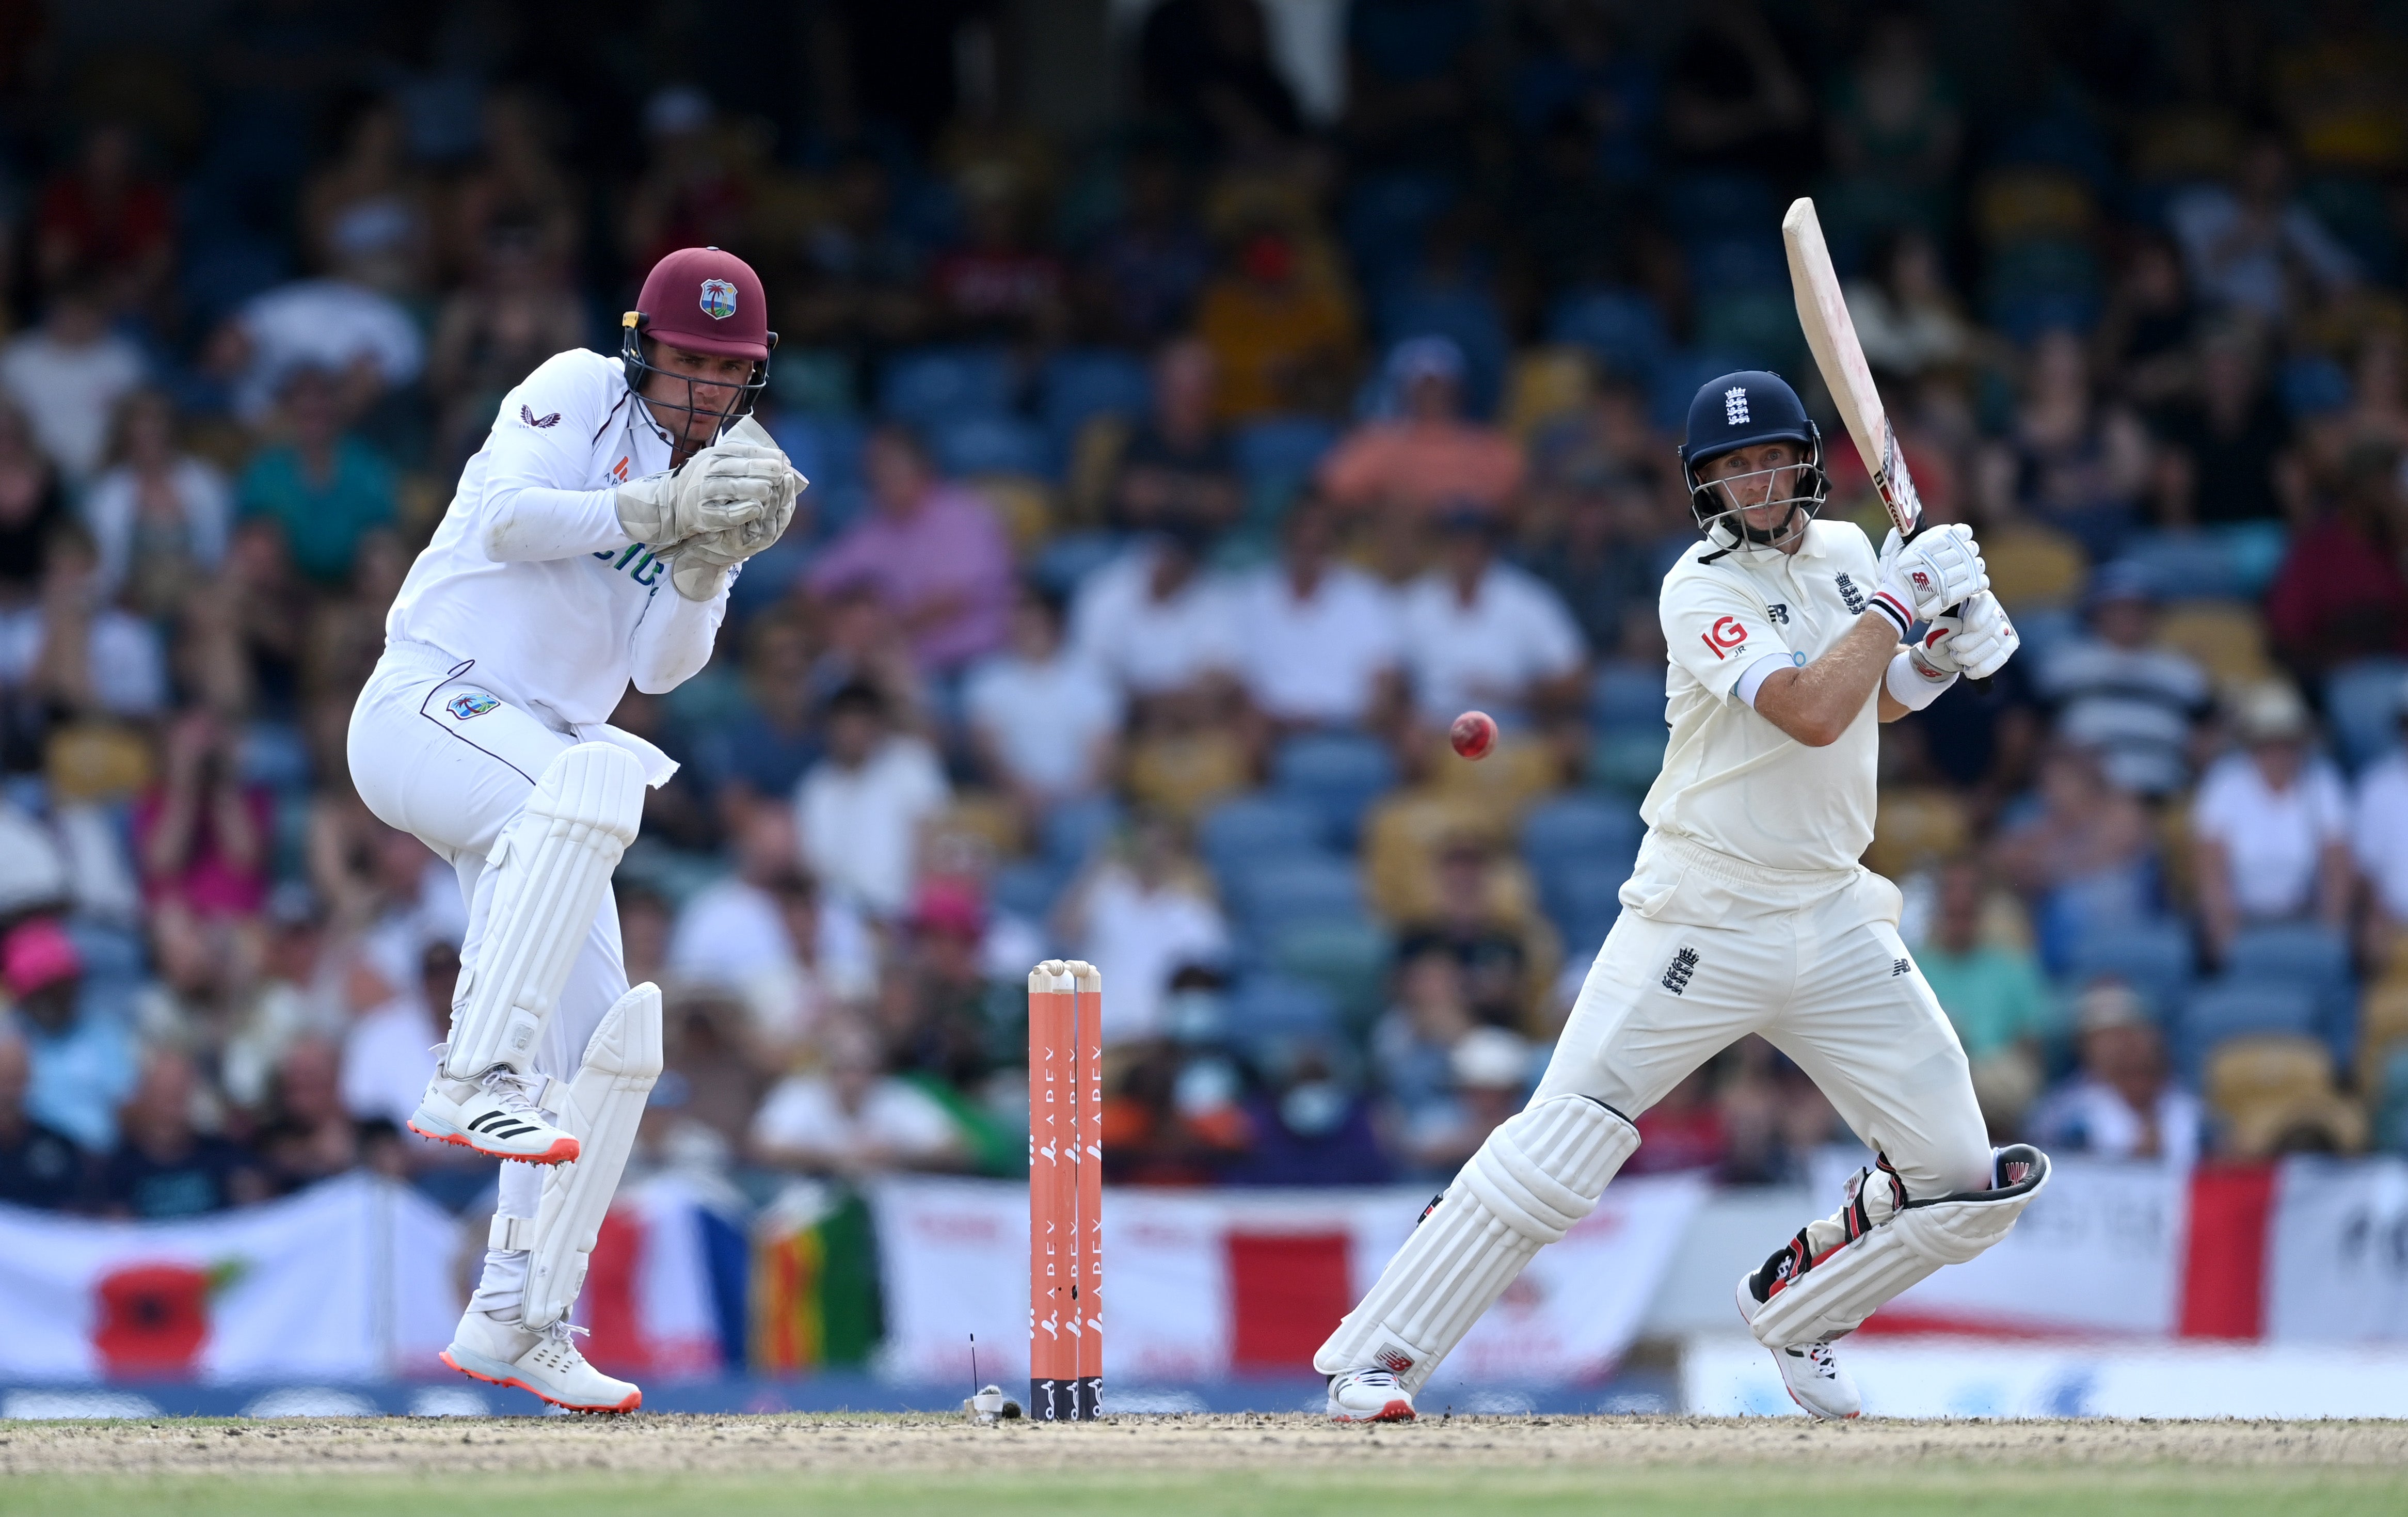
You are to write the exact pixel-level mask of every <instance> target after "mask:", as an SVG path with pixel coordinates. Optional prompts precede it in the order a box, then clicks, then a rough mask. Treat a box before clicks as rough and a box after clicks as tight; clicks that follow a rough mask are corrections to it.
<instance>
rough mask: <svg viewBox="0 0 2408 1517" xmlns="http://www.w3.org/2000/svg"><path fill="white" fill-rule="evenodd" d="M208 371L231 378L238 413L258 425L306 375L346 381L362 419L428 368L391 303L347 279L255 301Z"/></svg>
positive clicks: (413, 329) (305, 284) (222, 336)
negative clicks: (287, 387) (291, 383)
mask: <svg viewBox="0 0 2408 1517" xmlns="http://www.w3.org/2000/svg"><path fill="white" fill-rule="evenodd" d="M209 361H210V365H211V366H212V367H213V368H216V369H218V370H219V371H221V372H223V373H227V374H229V375H231V377H232V379H233V382H234V410H235V414H236V416H239V417H240V418H241V419H242V420H243V421H244V422H248V423H251V424H252V425H258V424H260V423H262V422H265V421H266V420H267V419H268V416H269V414H270V413H271V412H273V411H274V410H275V409H276V403H277V397H278V396H279V395H280V394H282V393H283V390H284V383H285V381H286V380H287V379H291V378H292V377H293V376H294V375H295V374H297V373H299V372H301V371H302V370H304V369H322V370H324V371H326V372H327V373H330V374H335V375H339V376H341V379H342V383H341V389H342V392H343V398H344V400H345V402H346V407H345V408H346V410H347V411H348V412H349V413H351V414H354V415H355V414H357V413H358V412H360V411H363V410H365V409H366V408H368V406H370V405H371V404H373V403H374V402H375V400H376V399H377V397H378V396H380V395H381V394H384V393H385V392H386V391H388V390H392V389H395V388H397V387H399V386H401V385H406V384H408V383H409V382H410V381H411V380H413V379H417V378H418V376H419V373H420V371H421V370H423V368H424V367H425V366H426V342H425V339H424V338H423V337H422V336H420V335H419V331H418V325H417V323H416V322H412V321H411V320H410V319H409V311H408V310H406V309H405V308H403V307H402V305H401V303H400V302H399V301H397V300H395V299H394V298H393V297H392V296H391V295H387V294H384V293H380V292H379V291H376V290H373V289H371V288H369V287H368V286H367V285H366V284H362V283H358V282H355V281H353V280H351V279H340V278H337V279H300V280H296V281H294V283H291V284H280V285H278V286H277V287H276V288H275V289H273V290H270V291H268V292H267V293H265V294H262V295H258V296H256V297H254V298H253V299H252V300H251V302H250V303H249V304H248V305H246V306H244V307H243V308H242V309H241V310H239V311H237V312H236V313H235V317H234V320H233V321H232V322H228V323H227V325H226V327H225V329H224V330H223V331H222V332H220V333H219V334H218V336H217V337H216V338H215V339H214V340H213V342H212V351H211V353H210V360H209Z"/></svg>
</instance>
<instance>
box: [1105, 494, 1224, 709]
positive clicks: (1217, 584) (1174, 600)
mask: <svg viewBox="0 0 2408 1517" xmlns="http://www.w3.org/2000/svg"><path fill="white" fill-rule="evenodd" d="M1210 546H1211V534H1210V531H1209V529H1208V528H1207V527H1206V526H1205V525H1204V524H1203V523H1202V522H1195V521H1189V520H1184V519H1182V520H1177V521H1167V522H1164V523H1162V530H1160V531H1158V532H1156V533H1154V534H1153V535H1151V536H1149V537H1146V538H1145V539H1144V540H1143V541H1141V542H1140V543H1139V544H1137V545H1136V546H1135V547H1133V548H1131V549H1129V551H1126V552H1125V553H1123V554H1122V555H1121V556H1120V557H1118V558H1116V559H1114V560H1113V561H1112V562H1111V563H1110V564H1107V565H1104V566H1103V567H1102V568H1100V569H1098V570H1097V571H1096V573H1095V574H1094V575H1092V576H1090V577H1089V578H1088V580H1087V581H1086V583H1084V584H1082V585H1081V586H1080V587H1079V594H1078V595H1077V597H1076V599H1074V600H1073V601H1072V603H1071V606H1070V645H1071V647H1072V648H1073V649H1074V650H1076V651H1078V653H1079V654H1080V656H1082V657H1083V658H1085V659H1086V660H1087V661H1088V662H1089V663H1091V664H1093V665H1096V666H1097V668H1099V669H1102V670H1103V671H1104V672H1105V673H1106V674H1107V675H1109V676H1111V679H1112V680H1113V681H1114V682H1115V683H1117V684H1118V685H1119V686H1120V688H1121V690H1122V692H1123V693H1124V694H1126V695H1128V696H1129V697H1131V698H1132V699H1139V700H1142V699H1144V698H1146V697H1149V696H1154V695H1171V694H1181V693H1183V692H1187V691H1192V690H1194V689H1196V688H1197V687H1198V686H1200V685H1203V684H1205V683H1207V682H1209V681H1210V680H1212V679H1213V678H1214V677H1216V676H1223V675H1227V674H1229V673H1232V672H1234V671H1235V670H1236V668H1237V666H1238V656H1239V629H1238V613H1237V608H1236V606H1235V604H1234V598H1233V597H1232V595H1231V594H1230V590H1229V586H1228V585H1227V583H1226V581H1225V580H1223V579H1222V578H1221V577H1220V576H1219V575H1216V574H1213V573H1211V572H1210V571H1208V570H1207V569H1206V568H1205V566H1204V555H1205V552H1206V551H1207V550H1208V549H1209V548H1210Z"/></svg>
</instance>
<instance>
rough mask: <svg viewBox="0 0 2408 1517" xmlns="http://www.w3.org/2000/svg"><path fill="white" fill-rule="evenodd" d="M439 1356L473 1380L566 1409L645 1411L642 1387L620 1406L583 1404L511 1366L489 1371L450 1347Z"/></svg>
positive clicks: (620, 1411) (600, 1411)
mask: <svg viewBox="0 0 2408 1517" xmlns="http://www.w3.org/2000/svg"><path fill="white" fill-rule="evenodd" d="M436 1357H437V1358H438V1359H440V1360H442V1361H443V1362H444V1364H445V1365H447V1366H449V1367H452V1368H453V1369H456V1370H458V1371H459V1372H460V1373H461V1374H463V1375H466V1376H467V1377H468V1378H469V1379H470V1380H477V1381H484V1382H485V1383H486V1384H488V1385H507V1386H509V1388H510V1389H512V1390H514V1391H524V1392H526V1393H527V1395H532V1396H534V1397H536V1398H537V1399H538V1400H540V1401H548V1402H550V1403H551V1404H552V1405H553V1406H555V1407H558V1408H560V1409H562V1410H565V1411H583V1412H595V1413H600V1414H603V1415H615V1414H618V1413H622V1412H629V1411H640V1410H643V1406H644V1393H643V1392H642V1391H640V1390H638V1391H631V1392H629V1393H628V1395H627V1397H626V1399H624V1400H623V1401H621V1402H619V1403H618V1404H617V1405H616V1406H608V1407H603V1406H594V1407H585V1406H579V1405H578V1404H577V1403H576V1402H574V1401H563V1400H562V1399H561V1398H560V1397H558V1396H556V1395H549V1394H547V1393H545V1392H543V1391H539V1390H538V1389H536V1388H535V1387H534V1386H532V1385H529V1384H528V1383H527V1382H526V1381H523V1380H522V1379H520V1378H519V1377H518V1376H516V1375H513V1374H511V1373H510V1372H509V1368H508V1367H503V1366H499V1365H496V1366H495V1368H494V1369H493V1370H492V1371H491V1372H488V1371H486V1370H484V1369H480V1368H478V1367H476V1365H477V1364H478V1363H482V1362H487V1361H477V1360H473V1359H472V1361H471V1363H468V1364H463V1363H462V1362H461V1361H460V1360H458V1359H454V1358H453V1357H452V1351H451V1350H450V1349H445V1350H443V1351H442V1352H440V1353H438V1354H437V1355H436Z"/></svg>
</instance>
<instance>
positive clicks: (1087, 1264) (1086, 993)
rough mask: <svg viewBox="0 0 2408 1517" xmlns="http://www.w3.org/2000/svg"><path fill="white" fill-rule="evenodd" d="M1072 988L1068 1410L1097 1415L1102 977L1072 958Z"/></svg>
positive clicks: (1100, 1385) (1100, 1375)
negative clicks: (1073, 1214)
mask: <svg viewBox="0 0 2408 1517" xmlns="http://www.w3.org/2000/svg"><path fill="white" fill-rule="evenodd" d="M1069 969H1070V973H1071V978H1072V981H1073V983H1074V985H1075V988H1076V993H1077V999H1076V1002H1075V1005H1076V1007H1077V1037H1078V1048H1079V1068H1078V1092H1079V1099H1078V1154H1079V1163H1078V1231H1077V1236H1078V1240H1079V1241H1078V1249H1077V1252H1076V1264H1077V1270H1076V1276H1075V1278H1076V1280H1077V1282H1078V1289H1077V1293H1076V1297H1075V1305H1076V1306H1077V1308H1078V1327H1077V1331H1076V1332H1075V1333H1074V1334H1073V1337H1074V1338H1075V1339H1076V1341H1077V1343H1078V1363H1077V1366H1076V1374H1077V1376H1078V1386H1077V1389H1076V1391H1075V1392H1074V1394H1073V1395H1072V1399H1071V1405H1072V1411H1071V1415H1072V1416H1073V1417H1075V1418H1077V1419H1078V1420H1080V1421H1082V1422H1087V1421H1093V1420H1094V1419H1096V1418H1097V1417H1100V1416H1102V1415H1103V1409H1102V1403H1103V1391H1104V976H1103V971H1102V970H1100V969H1097V967H1096V966H1094V965H1092V964H1084V963H1081V962H1079V961H1077V960H1072V961H1071V963H1070V965H1069Z"/></svg>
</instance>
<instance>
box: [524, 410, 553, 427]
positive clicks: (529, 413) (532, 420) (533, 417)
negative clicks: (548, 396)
mask: <svg viewBox="0 0 2408 1517" xmlns="http://www.w3.org/2000/svg"><path fill="white" fill-rule="evenodd" d="M519 420H520V421H522V422H525V423H526V424H527V425H529V426H534V427H545V426H558V425H559V424H560V413H559V412H558V411H547V412H545V413H544V414H543V415H541V416H538V415H537V414H536V413H535V412H534V411H533V410H532V409H530V408H527V407H524V406H522V407H520V408H519Z"/></svg>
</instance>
